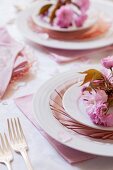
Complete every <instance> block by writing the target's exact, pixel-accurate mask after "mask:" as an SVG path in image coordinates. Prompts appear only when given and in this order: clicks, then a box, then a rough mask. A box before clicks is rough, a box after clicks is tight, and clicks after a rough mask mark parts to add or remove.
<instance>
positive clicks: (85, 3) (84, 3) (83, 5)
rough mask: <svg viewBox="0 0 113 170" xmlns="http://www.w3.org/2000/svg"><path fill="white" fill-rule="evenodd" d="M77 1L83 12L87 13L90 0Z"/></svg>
mask: <svg viewBox="0 0 113 170" xmlns="http://www.w3.org/2000/svg"><path fill="white" fill-rule="evenodd" d="M75 3H76V4H77V5H78V6H79V7H80V10H81V12H82V13H85V12H86V11H87V10H88V9H89V7H90V1H89V0H75Z"/></svg>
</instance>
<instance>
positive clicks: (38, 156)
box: [0, 0, 113, 170]
mask: <svg viewBox="0 0 113 170" xmlns="http://www.w3.org/2000/svg"><path fill="white" fill-rule="evenodd" d="M29 4H30V0H19V1H16V0H0V26H7V28H8V30H9V32H10V33H11V35H12V36H13V37H14V38H15V39H17V40H19V41H21V42H22V43H23V42H24V43H25V41H24V40H23V38H22V36H21V34H20V33H19V31H18V30H17V28H16V26H15V24H14V23H13V21H14V19H15V17H16V16H17V11H19V10H20V9H24V8H26V6H29ZM31 48H32V49H33V51H34V55H35V57H36V58H37V60H38V70H37V74H36V75H35V76H31V79H30V78H29V79H28V80H26V81H25V80H22V83H20V85H19V86H18V84H17V85H15V86H14V88H12V87H11V89H10V90H9V91H8V93H7V95H6V97H5V98H6V99H7V100H5V101H2V102H1V103H0V132H4V131H6V132H7V123H6V119H7V117H14V116H19V117H20V119H21V122H22V127H23V129H24V132H25V136H26V138H27V141H28V145H29V155H30V159H31V162H32V165H33V167H34V170H50V169H52V170H58V169H59V170H63V169H65V170H101V169H102V170H111V169H113V158H105V157H98V158H95V159H93V160H89V161H85V162H83V163H78V164H76V165H73V166H72V165H69V164H68V163H66V162H65V161H64V160H63V158H62V157H61V156H59V154H58V153H57V152H56V151H55V150H54V148H52V146H51V145H50V144H49V143H48V142H47V140H46V139H45V138H44V137H43V136H42V135H41V134H40V133H39V132H38V131H37V129H35V128H34V126H33V125H32V124H31V123H30V122H29V121H28V119H26V117H25V116H24V115H23V114H22V113H21V111H20V110H19V109H18V108H17V107H16V106H15V104H14V102H13V100H12V99H13V98H14V97H18V96H23V95H26V94H29V92H30V93H32V92H35V91H36V90H37V89H38V87H40V86H41V84H42V83H43V82H45V81H46V80H47V79H49V78H51V77H53V76H54V75H56V74H58V73H60V72H63V71H66V70H69V69H70V68H72V67H73V68H74V67H78V68H79V65H80V64H81V65H82V64H83V63H79V62H78V63H77V62H75V63H72V64H68V65H64V66H63V65H62V66H61V65H58V64H56V63H55V62H54V61H52V60H51V59H49V58H48V57H47V55H48V54H45V53H44V52H42V51H41V50H40V48H38V47H37V49H34V48H33V47H31ZM94 62H97V60H96V59H92V62H91V63H92V64H93V63H94ZM25 82H26V83H25ZM32 87H33V88H32ZM108 152H109V151H108ZM12 166H13V169H15V170H16V169H21V170H25V169H26V167H25V164H24V161H23V159H22V157H21V156H20V155H18V154H16V153H14V161H13V163H12ZM0 169H1V170H5V169H6V167H5V166H4V165H0Z"/></svg>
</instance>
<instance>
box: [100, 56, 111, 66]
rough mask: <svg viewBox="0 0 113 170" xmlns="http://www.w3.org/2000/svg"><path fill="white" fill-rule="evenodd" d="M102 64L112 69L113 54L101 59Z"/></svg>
mask: <svg viewBox="0 0 113 170" xmlns="http://www.w3.org/2000/svg"><path fill="white" fill-rule="evenodd" d="M101 63H102V65H103V66H104V67H105V68H107V69H111V68H112V67H113V56H108V57H106V58H103V59H102V60H101Z"/></svg>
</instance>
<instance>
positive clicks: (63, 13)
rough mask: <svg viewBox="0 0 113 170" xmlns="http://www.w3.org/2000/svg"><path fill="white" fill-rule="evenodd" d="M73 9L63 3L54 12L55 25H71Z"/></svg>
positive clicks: (62, 26) (66, 26) (64, 26)
mask: <svg viewBox="0 0 113 170" xmlns="http://www.w3.org/2000/svg"><path fill="white" fill-rule="evenodd" d="M73 14H74V13H73V11H72V9H71V7H70V5H64V6H62V7H61V8H60V9H58V10H57V12H56V18H55V25H58V26H60V27H61V28H68V27H69V26H71V25H72V21H73Z"/></svg>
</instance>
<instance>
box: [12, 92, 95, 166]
mask: <svg viewBox="0 0 113 170" xmlns="http://www.w3.org/2000/svg"><path fill="white" fill-rule="evenodd" d="M32 98H33V95H32V94H31V95H28V96H24V97H19V98H17V99H15V100H14V101H15V103H16V105H17V107H18V108H19V109H20V110H21V111H22V112H23V114H24V115H25V116H26V117H27V118H28V119H29V120H30V121H31V122H32V124H33V125H34V126H35V127H36V128H37V129H38V130H39V131H40V132H41V134H42V135H43V136H44V137H45V138H46V139H47V140H48V141H49V143H50V144H51V145H52V146H53V147H54V148H55V149H56V151H57V152H58V153H59V154H60V155H61V156H62V157H63V158H64V159H65V160H66V161H67V162H68V163H70V164H74V163H78V162H82V161H85V160H89V159H92V158H95V156H94V155H90V154H86V153H83V152H80V151H77V150H74V149H71V148H69V147H66V146H65V145H62V144H60V143H59V142H57V141H56V140H54V139H53V138H51V137H50V136H48V135H47V133H45V132H44V131H43V130H42V129H41V128H40V127H39V126H38V124H37V122H36V120H35V119H34V117H33V111H32ZM26 106H27V107H26Z"/></svg>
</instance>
